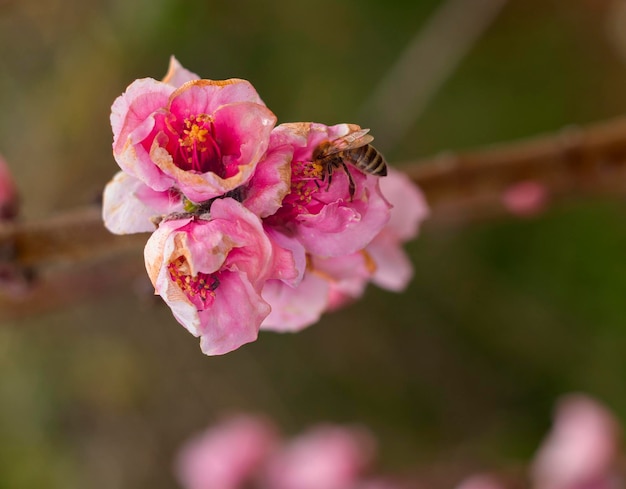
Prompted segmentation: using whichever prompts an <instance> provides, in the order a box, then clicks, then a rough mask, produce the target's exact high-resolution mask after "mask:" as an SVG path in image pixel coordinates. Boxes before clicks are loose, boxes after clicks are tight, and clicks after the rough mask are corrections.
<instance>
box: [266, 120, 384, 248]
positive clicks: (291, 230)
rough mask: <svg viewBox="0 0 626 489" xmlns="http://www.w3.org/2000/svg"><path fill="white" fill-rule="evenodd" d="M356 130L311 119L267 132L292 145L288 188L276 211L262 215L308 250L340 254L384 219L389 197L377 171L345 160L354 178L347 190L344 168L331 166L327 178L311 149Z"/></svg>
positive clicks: (369, 236)
mask: <svg viewBox="0 0 626 489" xmlns="http://www.w3.org/2000/svg"><path fill="white" fill-rule="evenodd" d="M357 130H360V127H359V126H356V125H354V124H338V125H335V126H325V125H323V124H317V123H313V122H302V123H293V124H281V125H280V126H278V127H276V129H274V132H273V136H274V138H275V139H276V141H277V144H278V142H279V141H280V142H283V143H285V144H289V145H291V146H292V147H293V149H294V154H293V160H292V163H291V189H290V192H289V193H288V194H287V195H286V196H285V198H284V199H283V201H282V206H281V207H280V208H279V209H278V211H277V212H276V213H275V214H274V215H272V216H270V217H268V218H267V223H268V224H269V225H270V226H274V227H277V228H278V229H283V230H284V232H285V233H287V234H293V235H295V236H296V237H297V239H298V240H299V241H300V242H301V243H302V244H303V245H304V247H305V249H306V251H307V252H308V253H311V254H314V255H319V256H342V255H348V254H351V253H354V252H356V251H359V250H361V249H363V248H364V247H365V246H366V245H367V244H368V243H369V242H370V241H371V240H372V239H373V238H374V237H375V236H376V235H377V234H378V233H379V232H380V230H381V229H382V227H383V226H384V225H385V224H386V223H387V221H388V220H389V208H390V205H389V203H388V202H387V201H386V200H385V198H384V197H383V196H382V194H381V192H380V188H379V184H378V180H379V178H378V177H375V176H372V175H365V174H364V173H362V172H360V171H359V170H357V169H356V168H355V167H353V166H352V165H349V164H348V165H347V168H348V171H349V172H350V174H351V176H352V180H353V181H354V184H355V190H354V195H352V196H351V195H350V190H349V179H348V176H347V175H346V172H345V171H343V169H341V170H337V171H334V172H333V175H332V181H330V182H329V181H328V175H327V174H326V172H325V169H324V168H322V166H321V165H320V164H319V163H317V162H315V161H313V152H314V151H315V149H316V148H317V147H318V146H319V145H320V144H321V143H322V142H324V141H329V140H330V141H332V140H334V139H337V138H339V137H342V136H345V135H347V134H350V133H352V132H354V131H357Z"/></svg>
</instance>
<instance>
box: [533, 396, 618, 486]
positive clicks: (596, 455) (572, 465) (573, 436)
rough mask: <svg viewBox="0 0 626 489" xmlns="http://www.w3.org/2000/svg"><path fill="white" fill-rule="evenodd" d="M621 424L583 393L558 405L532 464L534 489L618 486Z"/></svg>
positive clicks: (570, 397)
mask: <svg viewBox="0 0 626 489" xmlns="http://www.w3.org/2000/svg"><path fill="white" fill-rule="evenodd" d="M618 447H619V427H618V423H617V421H616V420H615V418H614V416H613V414H612V413H611V412H609V411H608V410H607V409H606V408H605V407H604V406H602V405H601V404H599V403H598V402H597V401H595V400H593V399H591V398H589V397H586V396H584V395H570V396H567V397H565V398H564V399H563V400H561V402H560V403H559V404H558V406H557V410H556V419H555V423H554V427H553V428H552V431H551V432H550V434H549V435H548V437H547V438H546V440H545V441H544V443H543V445H542V446H541V448H540V449H539V451H538V452H537V455H536V459H535V461H534V463H533V466H532V470H531V472H532V477H533V479H534V484H533V487H534V488H535V489H592V488H593V489H611V488H614V487H619V486H617V485H616V482H617V479H616V463H617V459H618Z"/></svg>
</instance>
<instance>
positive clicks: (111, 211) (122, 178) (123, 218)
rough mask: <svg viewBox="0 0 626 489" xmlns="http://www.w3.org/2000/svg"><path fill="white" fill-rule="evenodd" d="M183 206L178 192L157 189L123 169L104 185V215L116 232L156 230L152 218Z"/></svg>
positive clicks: (107, 224)
mask: <svg viewBox="0 0 626 489" xmlns="http://www.w3.org/2000/svg"><path fill="white" fill-rule="evenodd" d="M182 210H183V204H182V200H181V198H180V196H179V195H176V194H174V193H172V192H167V191H166V192H156V191H154V190H152V189H151V188H150V187H148V186H146V185H145V184H144V183H143V182H141V180H138V179H137V178H134V177H132V176H130V175H128V174H127V173H124V172H118V173H117V174H116V175H115V177H113V180H111V181H110V182H109V183H108V184H107V186H106V187H105V188H104V195H103V205H102V217H103V219H104V225H105V226H106V227H107V229H108V230H109V231H111V232H112V233H115V234H131V233H142V232H150V231H154V229H155V223H154V222H153V221H152V219H153V218H157V217H160V216H163V215H166V214H171V213H173V212H182Z"/></svg>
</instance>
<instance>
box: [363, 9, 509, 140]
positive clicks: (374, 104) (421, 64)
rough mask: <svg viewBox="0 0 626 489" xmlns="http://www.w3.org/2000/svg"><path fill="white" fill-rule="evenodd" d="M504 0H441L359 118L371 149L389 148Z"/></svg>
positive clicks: (462, 57)
mask: <svg viewBox="0 0 626 489" xmlns="http://www.w3.org/2000/svg"><path fill="white" fill-rule="evenodd" d="M505 4H506V0H447V1H446V2H445V3H444V4H443V5H442V6H441V7H439V8H438V9H437V11H436V12H435V13H434V14H433V15H432V17H431V18H430V19H429V20H428V22H427V23H426V25H425V26H424V27H423V28H421V29H420V30H419V31H418V32H417V34H416V35H415V37H414V38H413V39H412V40H411V42H410V43H409V45H408V46H407V47H406V49H405V50H404V52H403V53H402V54H401V55H400V57H399V58H398V60H397V61H396V63H395V64H394V65H393V66H392V67H391V69H390V70H389V72H388V73H387V75H386V76H385V78H384V79H383V80H382V81H381V83H380V85H379V86H378V88H377V89H376V90H375V91H374V93H373V94H372V96H371V97H370V99H369V100H367V101H366V102H365V104H364V106H363V109H362V115H361V117H360V118H359V120H363V121H366V122H367V121H370V122H367V124H368V125H369V127H371V128H372V129H373V132H374V133H375V134H376V147H377V148H378V149H380V150H381V151H383V152H386V151H389V150H390V149H393V147H394V146H395V145H396V143H397V142H398V141H400V140H401V139H402V137H404V135H405V134H406V133H407V132H408V130H409V129H410V127H411V125H412V124H413V123H414V122H415V121H416V120H417V119H418V118H419V116H420V115H421V113H422V112H423V111H424V109H425V108H426V106H427V105H428V103H429V102H430V100H431V99H432V98H433V97H434V95H435V94H436V93H437V92H438V90H439V89H440V88H441V86H442V85H443V84H444V83H445V81H446V80H447V79H448V78H449V77H450V75H451V74H452V73H453V72H454V71H455V70H456V68H457V67H458V65H459V64H460V63H461V61H462V60H463V59H464V57H465V56H466V55H467V53H468V52H469V51H470V50H471V49H472V47H473V46H474V44H475V43H476V41H477V40H478V39H479V38H480V36H481V35H482V34H483V32H484V31H485V30H486V29H487V28H488V27H489V26H490V25H491V23H492V21H493V20H494V19H495V17H496V16H497V15H498V13H499V12H500V11H501V9H502V8H503V7H504V5H505Z"/></svg>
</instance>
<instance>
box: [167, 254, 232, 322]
mask: <svg viewBox="0 0 626 489" xmlns="http://www.w3.org/2000/svg"><path fill="white" fill-rule="evenodd" d="M167 270H168V272H169V274H170V279H171V280H172V282H174V283H175V284H176V285H177V286H178V287H179V288H180V290H181V291H182V292H183V294H185V295H186V296H187V298H188V299H189V300H190V301H191V303H192V304H193V305H194V306H196V308H197V309H198V311H203V310H205V309H208V308H209V307H210V306H211V305H212V304H213V301H214V300H215V291H216V290H217V288H218V287H219V286H220V280H219V278H218V273H211V274H208V273H202V272H199V273H198V274H197V275H195V276H192V275H191V271H190V269H189V263H187V260H186V259H185V257H184V256H179V257H178V258H177V259H176V260H174V261H172V262H170V263H169V265H168V266H167Z"/></svg>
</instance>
